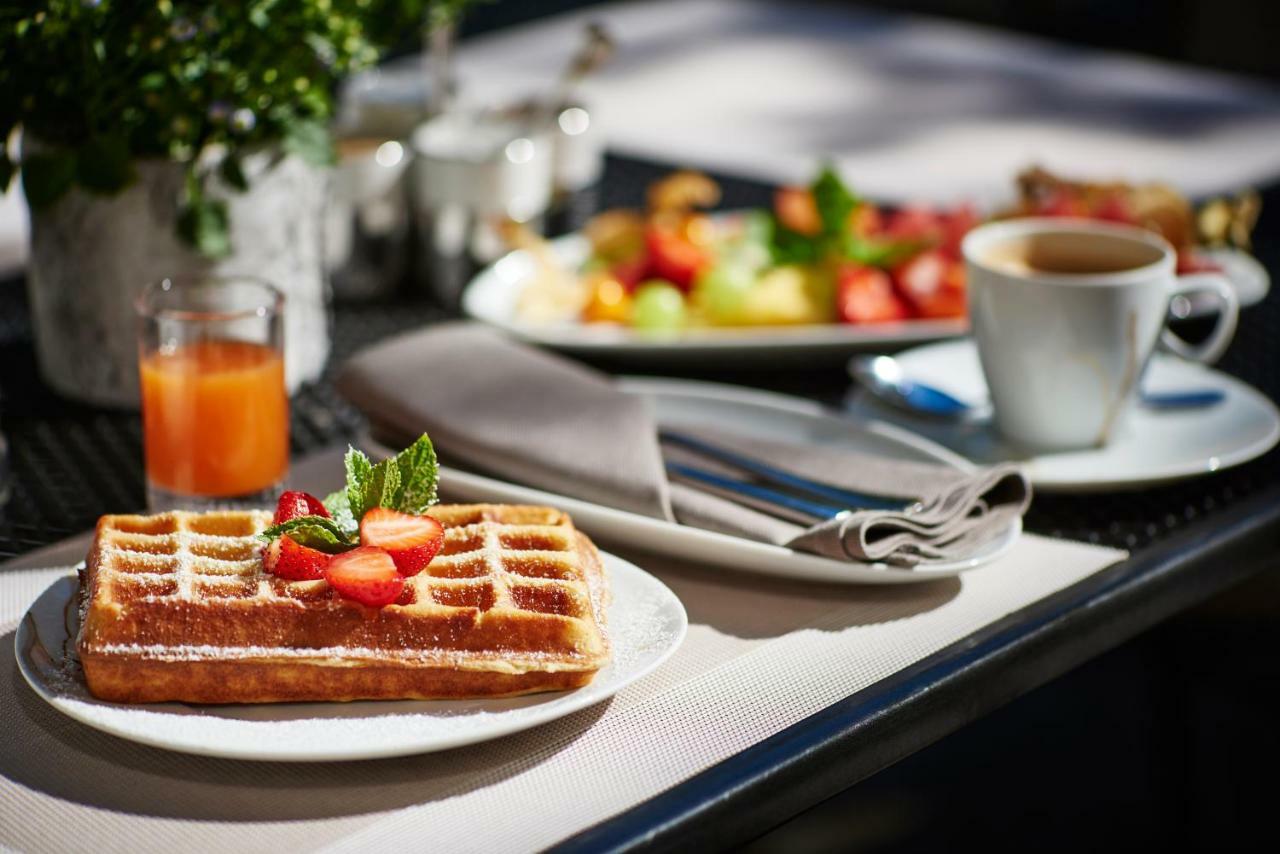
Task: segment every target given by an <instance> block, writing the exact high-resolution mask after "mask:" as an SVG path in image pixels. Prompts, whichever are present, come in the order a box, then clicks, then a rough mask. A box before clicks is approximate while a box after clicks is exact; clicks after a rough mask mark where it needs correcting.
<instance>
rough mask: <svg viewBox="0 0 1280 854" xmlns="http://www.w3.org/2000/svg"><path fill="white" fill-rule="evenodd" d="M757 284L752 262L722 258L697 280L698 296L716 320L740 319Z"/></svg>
mask: <svg viewBox="0 0 1280 854" xmlns="http://www.w3.org/2000/svg"><path fill="white" fill-rule="evenodd" d="M755 284H756V275H755V272H754V271H753V269H752V267H751V266H749V265H746V264H742V263H737V262H734V261H731V260H730V261H724V260H722V261H721V262H720V263H718V264H716V265H715V266H714V267H711V268H709V269H707V270H706V271H705V272H704V273H703V274H702V275H700V276H699V277H698V280H697V281H696V282H694V285H693V292H694V298H695V299H696V300H697V302H698V305H699V307H700V308H701V309H702V310H703V311H704V312H705V313H706V316H707V319H708V320H710V321H711V322H712V323H725V324H729V323H736V322H738V319H739V318H740V317H741V316H742V307H743V304H744V303H745V302H746V299H747V294H748V293H749V292H750V291H751V289H752V288H754V287H755Z"/></svg>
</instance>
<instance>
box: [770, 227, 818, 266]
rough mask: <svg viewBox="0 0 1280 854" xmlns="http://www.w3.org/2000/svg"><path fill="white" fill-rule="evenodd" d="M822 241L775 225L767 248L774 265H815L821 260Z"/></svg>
mask: <svg viewBox="0 0 1280 854" xmlns="http://www.w3.org/2000/svg"><path fill="white" fill-rule="evenodd" d="M822 248H823V241H822V240H821V239H820V238H815V237H809V236H808V235H805V234H800V233H799V232H797V231H792V230H791V229H789V228H786V227H784V226H782V225H781V224H779V225H777V226H776V227H775V228H774V232H773V244H772V245H771V246H770V247H769V249H770V254H771V255H772V256H773V263H775V264H816V263H817V262H818V261H819V260H820V259H821V258H822Z"/></svg>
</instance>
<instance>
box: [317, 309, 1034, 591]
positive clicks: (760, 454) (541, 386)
mask: <svg viewBox="0 0 1280 854" xmlns="http://www.w3.org/2000/svg"><path fill="white" fill-rule="evenodd" d="M337 385H338V389H339V391H341V392H342V394H343V395H345V396H346V397H347V398H348V399H349V400H351V402H352V403H354V404H355V405H356V406H357V407H358V408H360V409H361V410H362V411H363V412H364V413H365V415H366V416H367V417H368V418H369V420H370V422H371V423H372V424H373V425H374V427H375V429H376V430H378V432H380V433H381V434H383V435H386V436H388V437H389V438H393V439H404V440H408V439H411V438H412V437H414V436H417V435H418V434H419V433H422V432H427V433H430V434H431V437H432V440H433V441H434V442H435V444H436V447H437V448H438V449H439V451H440V454H441V456H442V457H443V459H444V460H445V461H446V462H447V463H449V464H452V465H458V464H460V463H461V464H462V465H463V466H464V467H467V468H472V469H474V470H477V471H480V472H483V473H486V474H491V475H494V476H497V477H500V478H503V479H507V480H512V481H516V482H520V483H524V484H526V485H529V486H533V487H537V488H540V489H545V490H547V491H550V492H556V493H559V494H562V495H568V496H572V497H574V498H581V499H584V500H587V501H592V502H595V503H599V504H604V505H608V506H612V507H617V508H619V509H623V510H629V511H631V512H634V513H641V514H644V515H646V516H652V517H656V518H660V519H667V520H669V521H677V522H679V523H681V524H685V525H692V526H694V527H699V528H705V529H708V530H714V531H720V532H722V533H728V534H732V535H735V536H740V537H745V538H748V539H753V540H760V541H763V542H769V543H774V544H777V545H783V546H787V547H790V548H794V549H799V550H804V551H808V552H814V553H817V554H821V555H825V556H827V557H832V558H837V559H844V560H857V561H885V562H888V563H894V564H898V565H903V566H911V565H914V564H916V563H919V562H921V561H924V560H936V559H951V558H963V557H966V556H969V555H971V554H973V553H974V552H975V550H976V549H978V548H979V547H980V546H982V545H983V544H984V543H986V542H989V541H990V540H991V539H992V538H993V537H995V536H997V535H998V534H999V533H1000V532H1002V531H1004V530H1006V529H1007V527H1008V524H1009V522H1010V520H1011V519H1013V518H1014V517H1016V516H1020V515H1021V514H1022V513H1023V512H1025V510H1026V508H1027V505H1028V503H1029V502H1030V496H1031V490H1030V487H1029V485H1028V483H1027V481H1026V478H1025V476H1024V475H1023V474H1022V472H1021V470H1019V469H1018V468H1017V467H1016V466H1011V465H1004V466H996V467H993V468H989V469H983V470H981V471H978V472H975V473H965V472H960V471H957V470H955V469H953V468H950V467H947V466H941V465H932V464H927V463H919V462H910V461H904V460H898V459H890V458H885V457H877V456H872V455H868V454H861V453H853V452H850V451H848V450H846V449H843V448H838V447H833V446H830V445H816V444H812V443H800V442H780V441H772V440H769V441H766V440H762V439H758V438H753V437H750V436H746V435H741V434H736V433H734V432H733V431H732V427H731V426H728V427H726V426H724V425H703V426H698V425H692V426H691V425H680V432H681V433H683V434H686V435H690V436H693V437H695V438H698V439H701V440H704V441H706V442H709V443H712V444H715V445H717V446H719V447H721V448H728V449H732V450H734V451H737V452H739V453H741V454H744V455H748V456H750V457H753V458H755V459H758V460H763V461H766V462H768V463H769V464H771V465H773V466H774V467H776V468H779V469H782V470H784V471H787V472H789V473H791V474H794V475H798V476H801V477H806V478H809V479H811V480H815V481H819V482H821V483H824V484H828V485H830V486H834V487H837V488H841V489H845V490H850V491H855V492H859V493H865V494H873V495H876V496H881V497H884V498H889V499H901V501H900V503H899V506H898V507H896V508H895V509H865V508H857V507H851V508H849V510H848V512H845V513H841V514H840V515H839V516H837V517H835V518H833V519H828V520H826V521H822V522H819V523H817V524H804V523H799V522H796V521H787V520H783V519H779V518H777V517H776V516H775V515H772V511H770V512H761V510H762V509H764V508H762V507H761V505H756V508H753V507H752V506H748V505H749V504H750V502H749V500H746V499H743V498H742V497H740V496H737V495H734V494H733V493H731V492H728V491H721V490H715V489H710V488H708V487H706V486H705V485H703V484H701V483H699V484H697V485H696V486H694V485H693V482H692V481H681V480H675V481H669V480H668V477H667V471H666V466H667V463H668V462H674V463H686V464H693V465H696V466H698V467H699V468H702V469H705V470H710V471H713V472H716V473H717V474H722V475H724V476H726V477H732V478H734V479H737V480H741V481H750V480H751V478H750V477H749V476H748V475H744V473H743V472H741V471H736V470H734V469H733V468H732V467H729V466H725V465H723V464H720V463H717V462H715V461H714V460H709V459H706V458H705V457H704V456H701V455H699V454H697V453H696V452H695V451H692V450H690V449H689V448H688V447H684V446H676V445H672V444H670V443H667V444H664V443H661V442H660V441H659V438H658V430H657V426H656V424H655V421H654V417H653V414H652V412H650V410H649V407H648V405H647V404H646V402H645V401H644V400H643V399H641V398H637V397H635V396H633V395H629V394H626V393H625V392H622V391H620V390H619V389H617V388H616V387H615V386H614V384H613V382H612V381H611V380H610V379H609V378H608V377H607V376H605V375H603V374H600V373H598V372H595V371H592V370H590V369H588V368H586V367H583V366H582V365H579V364H577V363H575V362H572V361H570V360H567V359H564V358H561V357H559V356H555V355H552V354H549V353H546V352H544V351H541V350H536V349H534V348H531V347H528V346H525V345H523V344H519V343H516V342H514V341H512V340H510V339H508V338H506V337H504V336H502V335H501V334H499V333H497V332H495V331H493V330H491V329H488V328H486V327H482V326H479V325H473V324H465V323H457V324H446V325H442V326H436V327H432V328H431V329H428V330H424V331H422V332H415V333H410V334H408V335H403V336H401V337H398V338H395V339H392V340H390V341H387V342H384V343H382V344H379V345H376V346H374V347H372V348H369V349H367V350H365V351H363V352H361V353H359V354H357V355H356V357H355V358H353V359H352V360H351V361H350V362H349V363H348V364H347V365H346V366H344V367H343V369H342V370H341V371H340V373H339V375H338V378H337ZM731 496H732V497H731ZM828 503H829V502H828ZM757 508H759V509H757Z"/></svg>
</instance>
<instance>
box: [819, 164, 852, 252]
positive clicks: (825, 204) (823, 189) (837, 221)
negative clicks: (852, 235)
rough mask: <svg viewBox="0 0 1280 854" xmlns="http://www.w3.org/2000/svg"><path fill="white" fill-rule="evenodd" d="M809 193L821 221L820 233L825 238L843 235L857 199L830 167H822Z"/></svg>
mask: <svg viewBox="0 0 1280 854" xmlns="http://www.w3.org/2000/svg"><path fill="white" fill-rule="evenodd" d="M809 191H810V192H811V193H813V202H814V204H815V205H816V206H817V208H818V216H819V217H821V219H822V233H823V234H824V235H825V236H827V237H832V236H836V235H843V234H844V233H845V231H846V229H847V228H848V226H849V215H850V214H852V213H853V209H854V208H856V207H857V206H858V198H857V197H856V196H855V195H854V194H853V193H852V192H850V190H849V188H848V187H846V186H845V184H844V181H842V180H840V176H839V175H838V174H836V171H835V170H834V169H832V168H831V167H830V166H824V167H823V169H822V171H821V172H820V173H818V177H817V178H815V179H814V182H813V184H812V185H811V186H810V187H809Z"/></svg>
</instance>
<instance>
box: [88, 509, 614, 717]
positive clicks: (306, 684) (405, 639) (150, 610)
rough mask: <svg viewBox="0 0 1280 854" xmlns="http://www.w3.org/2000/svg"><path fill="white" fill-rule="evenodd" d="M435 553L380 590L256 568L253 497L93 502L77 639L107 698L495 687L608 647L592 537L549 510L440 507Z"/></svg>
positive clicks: (478, 691) (348, 694)
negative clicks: (201, 503)
mask: <svg viewBox="0 0 1280 854" xmlns="http://www.w3.org/2000/svg"><path fill="white" fill-rule="evenodd" d="M429 513H430V515H432V516H434V517H435V518H436V519H437V520H439V521H440V523H441V525H442V526H443V528H444V544H443V546H442V548H441V551H440V553H439V554H438V555H437V556H436V558H435V559H434V560H433V561H432V562H431V563H430V564H429V565H428V566H427V568H426V569H425V570H424V571H423V572H422V573H420V574H418V575H415V576H413V577H412V578H409V579H407V581H406V584H405V589H404V593H403V594H402V595H401V597H400V598H399V599H398V600H397V601H396V602H395V603H394V604H391V605H387V606H385V607H383V608H369V607H366V606H364V605H361V604H359V603H357V602H354V601H352V600H349V599H345V598H343V597H341V596H339V595H338V594H337V593H336V592H335V591H334V590H333V589H332V588H330V587H329V585H328V583H327V582H325V581H323V580H320V581H288V580H285V579H282V578H278V577H276V576H274V575H271V574H269V573H267V572H266V571H265V570H264V569H263V565H262V546H263V543H262V541H261V540H260V539H258V538H257V534H258V533H259V532H261V531H262V530H264V529H265V528H266V527H267V526H268V525H269V524H270V523H271V515H270V514H269V513H265V512H215V513H184V512H172V513H163V514H159V515H154V516H104V517H103V518H102V519H101V520H100V521H99V522H98V528H97V534H96V536H95V538H94V542H93V545H92V547H91V549H90V552H89V556H88V559H87V561H86V566H85V569H84V570H83V572H82V574H81V607H80V629H79V633H78V637H77V652H78V654H79V657H80V661H81V664H82V666H83V668H84V673H85V679H86V681H87V682H88V685H89V690H90V691H91V692H92V693H93V694H94V696H96V697H98V698H100V699H104V700H112V701H117V702H130V703H141V702H159V701H184V702H192V703H235V702H241V703H251V702H279V701H290V700H357V699H432V698H458V697H494V696H511V695H515V694H526V693H532V692H535V691H554V690H564V689H569V688H575V687H579V686H581V685H585V684H587V683H588V682H589V681H591V679H592V677H593V676H594V675H595V674H596V672H597V671H598V670H599V669H600V668H601V667H603V666H605V665H606V664H607V663H608V661H609V659H610V650H609V642H608V638H607V634H606V622H605V612H606V607H607V604H608V586H607V581H606V578H605V575H604V568H603V564H602V563H601V561H600V556H599V553H598V552H597V551H596V548H595V546H594V545H593V544H592V543H591V541H590V540H588V539H587V537H586V536H585V535H583V534H582V533H581V532H579V531H577V530H576V529H575V528H574V526H573V522H572V520H570V518H569V517H568V516H567V515H566V514H564V513H562V512H560V511H558V510H555V509H552V508H550V507H534V506H517V505H492V504H473V505H439V506H436V507H433V508H431V510H430V511H429Z"/></svg>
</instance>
